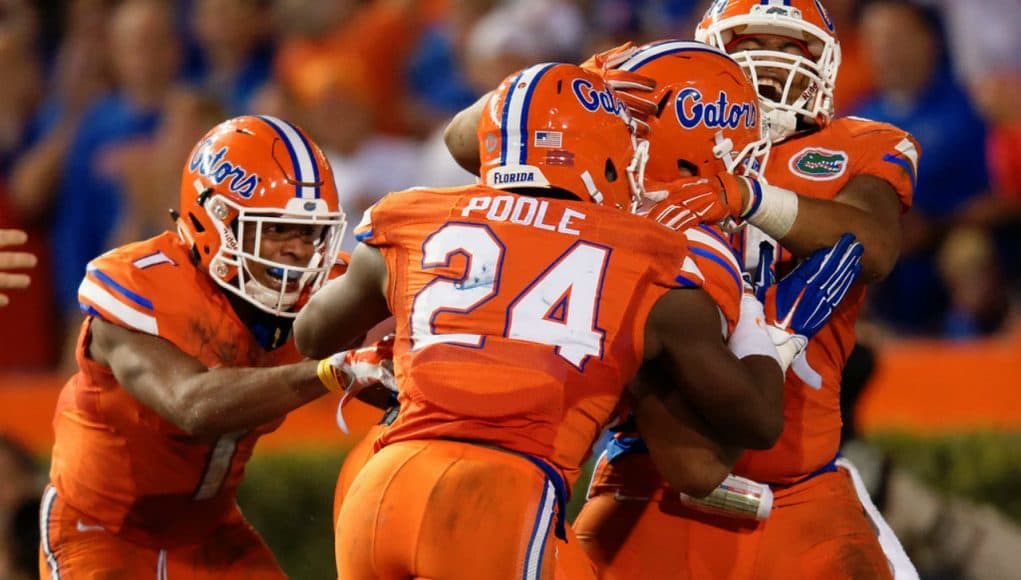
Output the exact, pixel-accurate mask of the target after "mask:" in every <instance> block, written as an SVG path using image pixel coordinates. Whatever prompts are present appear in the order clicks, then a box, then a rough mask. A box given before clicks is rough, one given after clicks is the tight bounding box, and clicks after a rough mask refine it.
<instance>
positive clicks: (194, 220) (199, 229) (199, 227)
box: [188, 212, 206, 234]
mask: <svg viewBox="0 0 1021 580" xmlns="http://www.w3.org/2000/svg"><path fill="white" fill-rule="evenodd" d="M188 219H189V220H191V225H192V227H193V228H195V232H196V233H199V234H201V233H202V232H204V231H206V228H204V227H203V226H202V222H200V221H199V220H198V218H197V217H195V214H193V213H191V212H188Z"/></svg>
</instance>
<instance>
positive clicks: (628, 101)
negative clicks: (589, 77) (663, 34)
mask: <svg viewBox="0 0 1021 580" xmlns="http://www.w3.org/2000/svg"><path fill="white" fill-rule="evenodd" d="M638 50H639V49H638V47H637V46H635V45H634V43H633V42H626V43H624V44H622V45H620V46H615V47H613V48H611V49H609V50H607V51H604V52H600V53H599V54H596V55H593V56H592V57H591V58H589V59H588V60H586V61H585V62H583V63H581V68H583V69H586V70H589V71H592V72H594V73H596V74H598V75H599V76H601V77H603V80H604V81H606V84H607V85H609V86H610V88H612V89H613V90H614V92H615V93H616V94H617V97H618V98H619V99H620V100H621V101H622V102H623V103H624V105H625V106H627V108H628V112H629V113H630V114H631V119H632V121H633V122H634V125H635V133H636V135H638V136H639V137H645V136H646V135H648V134H649V124H648V123H647V122H646V121H645V119H647V118H649V117H650V116H653V115H655V114H656V111H657V110H658V109H659V107H658V105H657V104H656V103H655V102H654V101H652V100H650V99H647V98H645V97H644V96H642V95H641V93H648V92H649V91H652V90H654V89H655V88H656V81H655V80H653V79H651V78H649V77H647V76H643V75H640V74H637V73H633V72H629V71H625V70H620V69H619V68H617V67H619V66H620V65H621V64H623V63H624V61H626V60H627V59H629V58H631V56H632V55H634V54H635V53H636V52H638Z"/></svg>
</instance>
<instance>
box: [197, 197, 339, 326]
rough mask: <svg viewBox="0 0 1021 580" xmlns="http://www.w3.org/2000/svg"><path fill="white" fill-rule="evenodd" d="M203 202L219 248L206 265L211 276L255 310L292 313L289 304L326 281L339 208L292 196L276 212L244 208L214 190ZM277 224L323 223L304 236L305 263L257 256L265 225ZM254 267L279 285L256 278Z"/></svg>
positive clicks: (288, 315) (290, 315)
mask: <svg viewBox="0 0 1021 580" xmlns="http://www.w3.org/2000/svg"><path fill="white" fill-rule="evenodd" d="M202 205H203V208H204V209H205V210H206V213H207V214H208V215H209V217H210V219H211V220H212V222H213V224H214V227H215V229H216V231H217V233H218V234H219V236H220V247H219V249H218V250H217V252H216V254H215V255H214V256H213V257H212V259H211V261H210V266H209V273H210V275H211V277H212V278H213V280H214V281H215V282H216V283H217V284H219V285H220V286H222V287H223V288H225V289H226V290H228V291H230V292H232V293H234V294H236V295H238V296H240V297H241V298H243V299H244V300H246V301H248V302H249V303H251V304H253V305H254V306H256V307H257V308H259V309H260V310H263V311H265V312H269V313H271V314H274V315H277V316H281V317H286V318H293V317H295V316H297V312H295V311H293V308H294V306H295V305H296V304H298V302H299V301H300V300H301V299H302V298H303V297H304V296H307V295H308V294H309V293H311V292H315V291H316V290H318V289H319V288H320V287H321V286H322V285H323V284H324V283H325V282H326V280H327V279H328V277H329V273H330V270H331V269H332V268H333V265H334V263H335V261H336V257H337V254H338V252H339V251H340V243H341V240H342V239H343V236H344V231H345V229H346V227H347V221H346V218H345V216H344V213H343V212H342V211H336V212H331V211H328V210H327V208H326V204H325V202H323V201H322V200H308V199H300V198H295V199H293V200H292V201H291V202H290V203H288V207H286V208H285V209H284V211H283V212H281V211H280V210H278V209H275V208H250V207H244V206H241V205H239V204H237V203H235V202H233V201H231V200H230V199H227V198H226V197H224V196H221V195H217V194H214V195H212V196H211V197H210V198H209V199H208V200H206V201H205V202H204V203H203V204H202ZM276 224H281V225H290V226H313V227H321V228H323V229H322V232H321V233H320V234H319V235H317V236H316V239H315V240H310V241H309V243H312V244H313V248H312V254H311V256H310V258H309V261H308V263H307V264H305V265H295V264H291V263H285V262H279V261H276V260H273V259H270V258H268V257H266V256H263V255H262V245H263V238H264V235H265V233H264V229H265V226H267V225H276ZM250 232H254V236H253V237H252V238H251V239H252V240H253V242H252V244H251V248H246V247H245V246H246V244H245V239H246V234H248V235H251V234H250ZM253 266H255V267H257V268H265V269H266V272H267V274H268V275H269V276H271V277H273V278H277V279H279V280H280V284H279V288H273V287H271V286H268V285H266V284H265V283H263V282H261V281H260V280H259V279H258V277H257V276H256V275H255V274H254V273H253Z"/></svg>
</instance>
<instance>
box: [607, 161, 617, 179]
mask: <svg viewBox="0 0 1021 580" xmlns="http://www.w3.org/2000/svg"><path fill="white" fill-rule="evenodd" d="M604 174H605V175H606V181H609V182H610V183H613V182H614V181H617V167H616V166H614V164H613V159H607V160H606V168H605V169H604Z"/></svg>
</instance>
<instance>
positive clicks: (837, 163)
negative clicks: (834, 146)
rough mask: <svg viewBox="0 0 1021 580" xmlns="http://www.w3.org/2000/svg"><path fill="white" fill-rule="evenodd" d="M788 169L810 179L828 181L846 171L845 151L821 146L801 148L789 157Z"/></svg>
mask: <svg viewBox="0 0 1021 580" xmlns="http://www.w3.org/2000/svg"><path fill="white" fill-rule="evenodd" d="M790 170H791V172H793V173H794V174H795V175H800V176H801V177H804V178H805V179H811V180H812V181H830V180H832V179H836V178H838V177H840V176H841V175H843V174H844V172H845V171H847V153H845V152H843V151H831V150H829V149H823V148H821V147H810V148H808V149H802V150H801V151H800V152H799V153H798V154H797V155H795V156H794V157H791V162H790Z"/></svg>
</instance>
